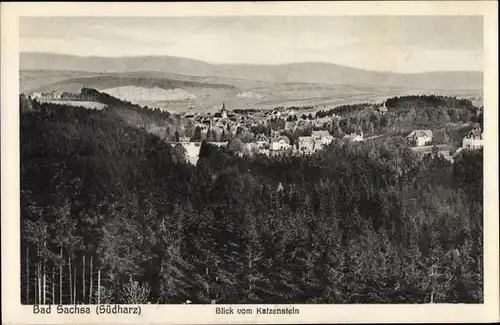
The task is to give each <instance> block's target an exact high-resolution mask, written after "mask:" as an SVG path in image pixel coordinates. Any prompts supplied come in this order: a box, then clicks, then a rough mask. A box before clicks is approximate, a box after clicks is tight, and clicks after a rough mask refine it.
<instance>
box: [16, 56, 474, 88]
mask: <svg viewBox="0 0 500 325" xmlns="http://www.w3.org/2000/svg"><path fill="white" fill-rule="evenodd" d="M380 60H384V58H383V57H380ZM19 66H20V70H46V71H47V70H48V71H51V70H58V71H61V70H62V71H65V70H67V71H70V70H71V71H85V72H91V73H131V72H150V73H151V74H152V75H155V76H158V75H161V74H165V75H172V74H175V75H183V76H196V77H204V78H208V77H219V78H231V79H233V80H235V79H241V80H248V81H258V82H270V83H317V84H325V85H330V86H331V85H356V86H381V87H398V88H413V89H422V90H461V89H482V88H483V74H482V72H478V71H439V72H425V73H415V74H402V73H391V72H377V71H367V70H361V69H355V68H350V67H346V66H341V65H337V64H332V63H319V62H304V63H293V64H282V65H252V64H210V63H207V62H203V61H198V60H192V59H186V58H180V57H172V56H137V57H114V58H109V57H80V56H72V55H60V54H50V53H21V54H20V64H19Z"/></svg>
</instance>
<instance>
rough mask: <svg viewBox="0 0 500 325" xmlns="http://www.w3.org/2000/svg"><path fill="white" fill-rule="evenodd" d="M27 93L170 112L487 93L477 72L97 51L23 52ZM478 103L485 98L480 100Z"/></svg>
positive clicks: (22, 73) (22, 82)
mask: <svg viewBox="0 0 500 325" xmlns="http://www.w3.org/2000/svg"><path fill="white" fill-rule="evenodd" d="M20 68H21V71H20V89H21V91H22V92H51V91H56V92H65V91H66V92H79V91H80V89H81V88H83V87H89V88H94V89H97V90H100V91H103V92H107V93H109V94H111V95H113V96H116V97H118V98H120V99H124V100H127V101H130V102H132V103H135V104H139V105H143V106H145V105H147V106H150V107H159V108H162V109H167V110H169V111H183V110H186V109H188V108H192V109H194V110H215V109H219V108H220V105H221V103H222V102H225V103H226V105H227V107H228V108H230V109H235V108H262V109H268V108H273V107H276V106H309V105H326V106H330V105H333V106H336V105H343V104H352V103H355V102H380V101H383V100H385V99H386V98H388V97H392V96H402V95H409V94H431V93H432V94H437V95H446V96H458V97H466V98H479V99H481V98H482V74H481V73H479V72H435V73H424V74H408V75H407V74H393V73H385V72H374V71H365V70H358V69H353V68H348V67H343V66H338V65H334V64H326V63H297V64H288V65H278V66H262V65H212V64H209V63H206V62H201V61H196V60H190V59H183V58H175V57H133V58H98V57H76V56H67V55H53V54H34V53H21V61H20ZM477 105H479V106H481V105H482V103H481V100H478V101H477Z"/></svg>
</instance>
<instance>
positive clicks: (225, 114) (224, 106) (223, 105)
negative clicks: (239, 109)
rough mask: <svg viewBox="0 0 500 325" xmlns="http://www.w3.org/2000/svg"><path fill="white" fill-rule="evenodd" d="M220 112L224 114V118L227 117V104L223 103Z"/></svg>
mask: <svg viewBox="0 0 500 325" xmlns="http://www.w3.org/2000/svg"><path fill="white" fill-rule="evenodd" d="M220 113H221V115H222V118H227V110H226V105H225V104H224V103H222V109H221V110H220Z"/></svg>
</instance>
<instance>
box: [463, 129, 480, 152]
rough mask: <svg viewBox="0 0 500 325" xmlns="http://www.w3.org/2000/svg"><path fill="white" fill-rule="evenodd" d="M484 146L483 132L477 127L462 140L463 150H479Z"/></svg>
mask: <svg viewBox="0 0 500 325" xmlns="http://www.w3.org/2000/svg"><path fill="white" fill-rule="evenodd" d="M482 146H483V132H482V131H481V128H480V127H479V126H475V127H474V128H473V129H472V130H471V131H469V133H467V134H466V135H465V137H464V138H463V140H462V148H468V149H479V148H481V147H482Z"/></svg>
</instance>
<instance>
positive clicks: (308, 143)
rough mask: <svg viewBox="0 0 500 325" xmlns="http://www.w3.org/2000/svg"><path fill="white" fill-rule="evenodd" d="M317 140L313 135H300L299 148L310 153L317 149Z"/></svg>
mask: <svg viewBox="0 0 500 325" xmlns="http://www.w3.org/2000/svg"><path fill="white" fill-rule="evenodd" d="M315 145H316V141H314V139H313V138H312V137H307V136H306V137H299V139H298V141H297V149H299V150H300V151H302V152H306V153H310V152H313V151H314V149H315Z"/></svg>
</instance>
